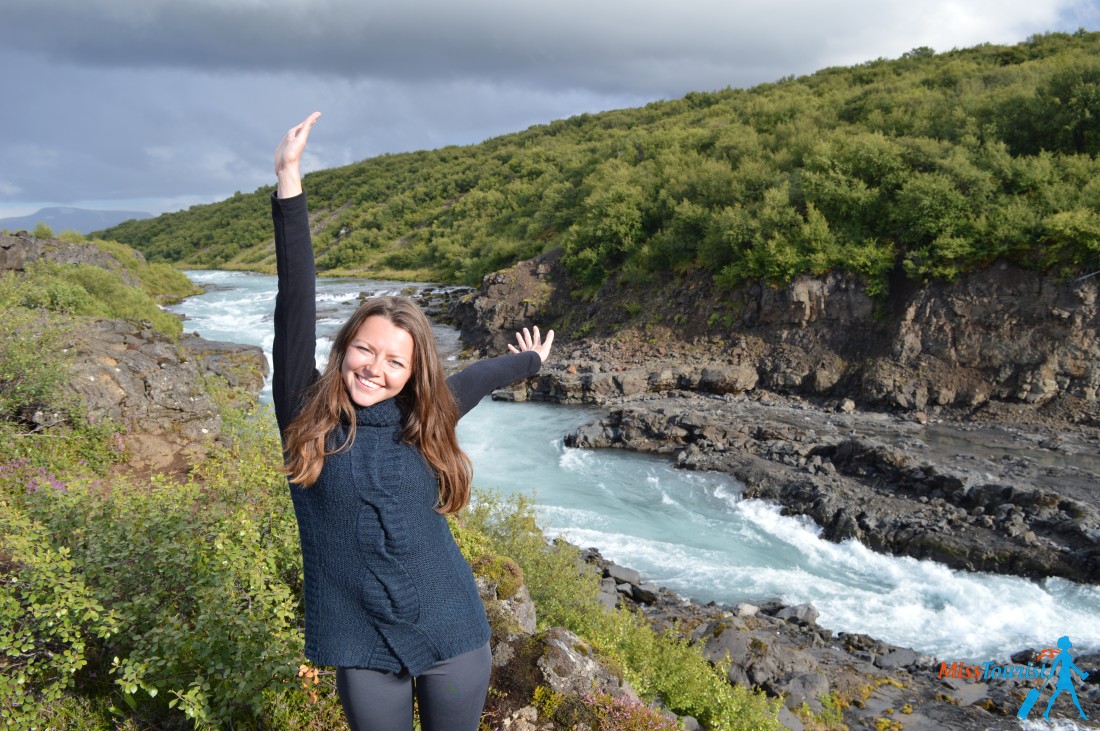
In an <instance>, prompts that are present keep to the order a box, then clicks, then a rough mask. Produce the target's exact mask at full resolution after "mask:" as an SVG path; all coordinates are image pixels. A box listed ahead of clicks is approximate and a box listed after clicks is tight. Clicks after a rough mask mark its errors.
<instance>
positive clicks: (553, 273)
mask: <svg viewBox="0 0 1100 731" xmlns="http://www.w3.org/2000/svg"><path fill="white" fill-rule="evenodd" d="M669 279H670V280H674V279H675V281H669V282H663V283H662V282H654V283H651V284H648V285H645V286H640V285H625V286H620V287H613V288H605V291H602V292H600V293H599V294H598V295H596V297H594V298H593V299H592V300H590V301H586V302H581V301H578V300H577V299H575V298H574V297H573V296H571V294H570V292H569V290H568V286H567V285H566V284H565V283H564V282H565V278H564V276H563V273H562V272H561V267H560V264H559V262H558V260H557V258H556V257H555V256H553V255H549V256H545V257H540V258H539V259H535V260H531V261H527V262H521V263H520V264H517V265H516V266H515V267H512V268H511V269H509V270H504V271H502V272H497V273H495V274H492V275H489V276H487V277H486V278H485V280H484V281H483V282H482V285H481V288H480V289H479V290H478V292H477V293H475V294H474V295H471V296H470V297H468V298H467V299H466V301H464V302H462V303H460V304H459V305H458V306H456V308H455V319H456V322H458V323H459V326H460V328H461V330H462V333H463V336H464V338H465V339H466V342H467V343H468V344H470V345H473V346H475V347H479V348H482V349H484V350H494V351H499V350H500V349H501V348H502V347H503V342H504V340H506V339H507V337H508V336H509V335H510V332H509V331H510V330H514V329H515V328H517V327H522V326H524V325H528V324H535V323H538V324H540V325H542V326H543V327H546V326H547V325H548V324H549V323H551V322H553V323H555V324H556V325H557V326H558V327H559V333H558V334H559V336H565V340H566V341H569V342H570V343H571V347H572V349H573V350H572V352H570V351H568V350H567V351H566V352H570V356H572V357H567V358H566V360H571V361H572V362H573V363H575V364H577V370H578V375H577V378H579V379H581V380H584V378H585V376H586V375H588V374H590V373H591V372H592V371H593V369H592V368H591V367H590V366H587V365H586V364H585V361H586V360H587V359H589V358H591V359H592V360H595V361H597V362H602V370H604V371H605V372H606V370H607V366H608V364H610V365H611V366H612V370H615V371H617V372H619V373H620V375H619V376H618V378H617V380H618V381H620V382H621V381H630V382H632V383H630V384H626V385H625V387H624V384H622V383H620V384H619V385H618V386H616V385H615V384H612V383H611V381H612V380H615V379H613V378H604V379H601V378H600V377H599V376H598V375H595V376H593V377H589V378H588V379H587V380H588V381H589V382H590V383H591V382H599V381H601V380H607V381H608V386H607V388H602V387H600V386H599V385H596V386H592V387H590V388H587V389H585V388H581V389H580V390H579V391H577V390H576V389H573V390H574V391H576V394H574V395H575V396H576V400H588V401H601V400H603V398H605V397H612V396H621V395H631V394H630V393H628V391H630V390H634V391H639V390H640V391H645V390H651V391H654V390H667V388H669V387H675V388H689V389H698V390H704V391H715V390H717V392H729V391H737V390H749V389H751V388H753V387H756V386H760V387H763V388H768V389H770V390H776V391H786V392H799V393H807V394H816V395H820V396H828V397H838V398H852V399H855V400H857V401H861V402H863V403H865V404H868V405H873V406H877V407H887V408H899V409H904V410H915V411H919V410H924V409H928V408H934V407H937V406H940V407H955V408H960V409H966V410H972V409H975V408H979V407H985V408H993V409H996V408H1001V407H1005V406H1007V407H1009V408H1016V407H1025V408H1028V409H1031V410H1035V409H1042V410H1044V411H1045V412H1047V413H1051V414H1052V415H1056V416H1058V417H1059V418H1065V419H1069V420H1071V421H1090V420H1096V419H1097V418H1098V415H1100V414H1098V411H1097V395H1098V393H1100V340H1098V331H1100V314H1098V306H1097V289H1098V285H1100V281H1098V280H1100V278H1098V277H1092V278H1088V279H1078V280H1068V279H1059V278H1057V277H1055V276H1053V275H1047V274H1039V273H1036V272H1032V271H1026V270H1022V269H1019V268H1016V267H1012V266H1009V265H1007V264H1003V263H997V264H994V265H993V266H991V267H989V268H987V269H984V270H981V271H978V272H975V273H972V274H970V275H968V276H966V277H963V278H961V279H959V280H958V281H956V282H951V283H945V282H934V283H931V284H928V285H926V286H924V287H920V288H910V289H911V291H908V292H902V293H899V294H895V295H894V297H893V299H892V300H891V301H889V302H883V303H879V302H876V301H875V300H873V299H871V298H870V297H868V296H867V295H866V294H865V293H864V291H863V287H862V284H861V283H860V282H859V281H858V280H857V279H856V278H855V277H853V276H850V275H845V274H835V273H834V274H829V275H827V276H824V277H800V278H798V279H796V280H795V281H793V282H792V283H791V284H789V285H787V286H785V287H782V288H774V287H770V286H767V285H764V284H750V285H746V286H743V287H741V288H739V289H738V290H736V291H734V292H732V293H721V294H720V293H719V292H717V291H716V289H715V288H714V286H713V285H712V284H710V282H709V281H706V279H705V278H703V277H695V278H694V279H691V278H687V279H685V278H674V277H673V276H672V275H671V274H670V277H669ZM895 289H900V288H895ZM498 341H499V342H498ZM563 345H566V347H570V345H568V344H566V343H563ZM708 367H709V368H711V370H712V376H713V374H714V373H719V374H720V373H724V372H725V371H729V370H730V369H733V371H735V373H733V377H734V378H733V381H731V382H730V387H729V388H724V387H721V382H722V381H723V380H724V377H723V378H717V376H713V377H712V378H710V379H709V382H708V378H707V377H705V376H704V371H705V370H706V369H707V368H708ZM600 370H601V366H597V367H596V368H595V372H596V373H597V374H598V373H599V371H600ZM634 371H637V373H636V374H634V376H631V375H630V374H631V373H633V372H634ZM662 371H668V372H669V373H668V374H666V375H665V376H662V375H661V373H662ZM624 374H625V375H624ZM670 379H671V380H670ZM716 379H717V381H716ZM562 380H564V381H565V382H568V381H569V378H566V377H564V376H563V377H562ZM725 380H728V379H725ZM716 384H717V385H716ZM570 390H571V389H570V387H569V386H568V383H567V384H566V387H565V388H564V391H562V389H559V391H562V392H563V393H565V392H570ZM546 395H547V396H548V397H552V394H551V393H550V392H549V391H548V392H547V394H546ZM574 395H570V393H565V396H566V398H564V399H563V400H574Z"/></svg>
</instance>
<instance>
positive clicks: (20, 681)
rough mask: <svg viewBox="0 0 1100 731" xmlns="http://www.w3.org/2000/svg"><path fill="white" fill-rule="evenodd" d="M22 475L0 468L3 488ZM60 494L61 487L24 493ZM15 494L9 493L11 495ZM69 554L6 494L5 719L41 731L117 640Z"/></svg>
mask: <svg viewBox="0 0 1100 731" xmlns="http://www.w3.org/2000/svg"><path fill="white" fill-rule="evenodd" d="M15 472H18V470H17V469H16V468H15V467H13V466H12V465H11V464H7V465H0V484H2V483H4V482H10V481H11V480H12V478H13V476H14V475H13V474H12V473H15ZM31 485H35V487H34V489H36V490H42V491H49V492H52V491H56V490H58V489H62V488H63V486H62V485H61V483H59V482H57V481H52V484H51V482H47V483H46V484H44V485H37V484H36V483H33V482H32V483H30V484H28V485H27V487H24V488H23V489H31ZM10 489H11V486H10V485H9V486H8V490H10ZM70 554H71V551H70V549H69V548H68V547H66V546H54V545H52V542H51V541H50V540H49V538H48V536H47V535H46V531H45V527H44V526H43V525H42V524H41V523H38V522H37V521H35V520H34V519H32V518H30V517H29V516H27V515H25V514H24V513H23V512H22V511H21V510H20V508H19V507H18V505H16V504H14V501H12V500H10V499H8V498H7V497H6V495H5V494H4V493H0V648H2V649H0V718H2V719H3V723H4V725H5V726H7V727H15V728H28V729H33V728H41V726H40V724H41V722H42V720H43V719H44V718H46V717H48V716H50V715H51V714H52V713H53V712H54V710H55V709H56V708H57V707H58V706H59V705H60V703H61V702H62V700H63V694H64V693H65V692H66V691H68V690H70V689H71V688H72V687H73V686H74V682H75V675H76V673H77V672H78V671H79V670H81V669H82V668H83V667H84V666H85V665H87V664H88V657H89V654H90V653H92V652H94V650H93V647H94V646H95V645H96V644H101V643H102V642H106V641H107V640H109V639H110V637H111V636H112V635H113V634H114V633H116V632H118V629H119V622H118V618H117V617H116V616H115V614H114V613H113V612H111V611H107V610H105V608H104V606H103V605H102V604H101V603H100V602H99V601H98V599H97V598H96V596H95V592H94V591H93V590H92V588H91V587H89V586H88V583H87V581H86V579H85V577H84V576H83V574H82V573H81V571H80V566H79V562H78V561H75V560H74V559H73V558H72V557H71V555H70Z"/></svg>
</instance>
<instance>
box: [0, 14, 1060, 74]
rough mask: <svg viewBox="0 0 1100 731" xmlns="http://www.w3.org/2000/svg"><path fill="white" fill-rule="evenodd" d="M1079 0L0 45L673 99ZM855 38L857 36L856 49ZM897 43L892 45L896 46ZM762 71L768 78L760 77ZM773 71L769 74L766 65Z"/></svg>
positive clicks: (98, 33) (282, 27)
mask: <svg viewBox="0 0 1100 731" xmlns="http://www.w3.org/2000/svg"><path fill="white" fill-rule="evenodd" d="M1074 6H1075V2H1074V0H1061V1H1060V2H1058V1H1055V2H1045V3H1035V2H1033V0H1027V1H1024V0H969V1H968V2H959V1H956V0H913V1H911V2H907V3H884V2H881V1H879V0H846V1H840V2H830V3H822V2H810V1H808V0H768V1H767V2H764V1H763V0H757V1H753V2H730V0H691V1H686V2H679V3H672V2H668V1H667V0H664V1H662V2H653V1H652V0H650V1H648V2H647V1H645V0H629V1H628V0H600V1H599V2H592V1H591V0H555V2H541V3H522V2H500V0H466V2H461V3H456V2H451V1H448V2H441V1H439V0H407V1H406V2H401V3H394V2H391V3H385V4H382V3H378V2H363V1H362V0H327V1H324V0H322V1H319V2H302V1H301V0H294V1H288V0H271V2H266V3H258V2H255V1H254V0H216V1H215V0H201V1H199V0H192V1H191V2H188V1H186V0H98V1H97V0H5V2H4V6H3V9H2V10H0V41H2V42H3V43H4V44H5V45H6V46H7V47H8V48H18V49H22V50H24V51H28V52H34V53H42V54H45V55H49V56H58V55H60V56H63V57H65V58H68V59H70V60H72V61H74V62H77V63H81V64H92V65H101V66H110V67H139V68H145V67H147V66H149V65H154V66H160V67H177V68H188V69H201V70H207V71H252V72H259V73H270V72H272V71H291V72H296V73H310V74H316V75H322V76H330V77H338V78H347V79H374V80H394V81H400V82H404V83H408V82H415V81H422V80H455V79H471V78H473V79H482V80H487V81H491V82H494V83H527V84H535V85H537V86H539V87H544V88H555V89H562V88H567V89H573V88H582V89H591V90H596V91H600V92H622V91H624V90H625V91H630V92H633V93H647V94H669V93H683V92H684V91H687V90H690V89H699V88H716V87H724V86H727V85H731V84H732V85H742V84H745V83H752V82H755V81H761V80H762V79H760V78H756V77H750V76H749V75H748V74H746V73H745V72H744V71H743V70H744V69H745V68H752V69H753V70H754V71H756V72H757V73H760V72H761V71H762V70H764V69H769V70H771V72H772V73H774V74H776V75H784V74H785V73H790V72H791V71H792V70H796V71H802V70H809V69H810V68H812V67H814V65H816V64H819V63H820V62H821V61H823V60H825V59H824V56H825V55H826V54H827V52H830V53H835V52H837V51H845V50H846V51H848V55H853V56H855V57H856V58H858V59H859V60H864V59H867V58H874V57H875V56H877V55H880V54H883V53H889V52H893V54H894V55H896V54H897V53H900V52H902V51H905V50H908V49H909V48H912V47H914V46H917V45H933V46H935V45H937V44H936V41H939V45H940V46H943V45H946V46H947V47H950V46H953V45H959V44H970V43H976V42H981V41H989V40H994V41H995V40H1004V39H1012V38H1019V37H1021V32H1022V31H1024V32H1026V31H1033V30H1034V29H1036V28H1039V29H1043V28H1049V27H1051V26H1053V25H1054V24H1055V23H1056V22H1057V20H1058V18H1059V15H1058V13H1059V11H1065V10H1066V9H1069V8H1071V7H1074ZM853 41H854V42H853ZM899 42H900V45H899ZM761 67H763V69H762V68H761ZM765 73H767V71H765Z"/></svg>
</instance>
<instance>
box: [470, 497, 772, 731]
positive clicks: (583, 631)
mask: <svg viewBox="0 0 1100 731" xmlns="http://www.w3.org/2000/svg"><path fill="white" fill-rule="evenodd" d="M459 522H460V524H461V526H462V527H461V532H462V533H464V534H465V540H464V541H463V543H464V545H463V547H464V549H466V548H469V547H471V546H472V545H475V544H474V543H473V542H472V541H470V539H469V537H468V536H469V534H470V533H480V534H482V535H483V536H485V537H486V538H487V539H488V540H487V542H486V541H485V539H482V540H481V541H480V542H478V543H477V544H476V545H477V547H478V548H479V550H480V551H491V552H493V553H497V554H502V555H506V556H510V557H512V559H514V560H515V561H516V563H518V564H519V565H520V567H521V568H522V570H523V574H524V576H525V577H526V581H527V588H528V590H529V591H530V592H531V598H532V599H533V600H534V602H535V605H536V607H537V610H538V622H539V625H540V627H553V626H562V627H565V628H567V629H569V630H572V631H573V632H576V633H577V634H578V635H580V636H581V637H582V638H583V639H584V640H585V641H587V642H588V643H589V644H591V645H592V646H593V647H594V648H595V649H596V651H597V652H599V653H600V654H601V655H603V656H604V657H605V658H607V659H608V660H609V661H610V663H611V664H612V666H618V667H621V668H622V669H623V672H624V673H625V675H626V678H627V680H629V681H630V683H631V684H632V685H633V686H634V688H635V689H636V690H637V691H638V692H639V693H640V694H641V695H642V696H643V697H644V698H648V699H657V698H660V699H661V700H662V702H663V703H664V704H665V705H666V706H667V707H668V708H669V709H671V710H673V711H675V712H676V713H678V714H681V715H691V716H694V717H695V718H697V719H699V720H700V721H701V722H702V723H703V724H704V725H705V726H706V727H707V728H713V729H720V730H725V729H778V728H781V726H780V725H779V723H778V721H776V718H775V710H774V708H772V707H771V704H770V703H769V702H768V701H767V700H766V699H765V698H764V696H763V695H762V694H755V693H752V692H751V691H748V690H746V689H745V688H738V687H734V686H732V685H730V684H729V682H728V681H727V680H726V676H725V668H722V667H713V666H711V665H710V663H708V662H707V661H706V660H704V659H703V657H702V655H701V654H700V650H699V648H698V647H695V646H693V645H690V644H688V643H687V642H685V641H683V640H680V639H677V638H675V637H672V636H668V635H661V634H657V633H656V632H654V631H653V629H652V628H651V627H650V626H649V625H648V624H646V622H645V621H644V620H643V619H641V618H640V617H639V616H637V615H635V614H632V613H631V612H629V611H626V610H622V609H618V610H615V611H606V610H605V609H604V608H603V606H602V605H601V604H600V603H599V602H598V601H597V598H596V597H597V595H598V593H599V577H598V576H597V575H596V573H595V572H594V570H593V568H592V567H591V566H588V565H587V564H585V563H584V562H583V561H582V560H581V559H580V555H579V552H578V550H577V549H576V548H575V547H574V546H571V545H570V544H568V543H565V542H563V541H554V542H551V543H548V542H547V541H546V538H545V536H544V535H543V533H542V531H541V530H540V529H539V527H538V524H537V522H536V521H535V517H534V512H533V508H532V506H531V505H530V503H529V502H528V501H527V500H526V499H524V498H522V497H521V498H515V499H513V500H511V501H510V502H506V501H504V500H502V499H501V498H499V497H497V496H493V495H485V494H483V493H478V494H477V496H476V500H475V503H474V504H473V505H472V507H471V508H470V509H469V510H468V512H467V514H466V515H465V516H463V518H462V519H461V520H460V521H459ZM467 558H469V559H470V560H471V561H476V560H477V559H478V558H479V556H478V555H473V556H471V555H470V554H467ZM639 714H640V715H639V716H638V719H639V721H638V722H639V723H641V720H640V719H643V718H645V716H644V714H642V712H641V711H639ZM608 728H649V727H648V726H645V725H639V726H629V725H628V726H618V727H616V726H608ZM656 728H660V727H659V726H658V727H656Z"/></svg>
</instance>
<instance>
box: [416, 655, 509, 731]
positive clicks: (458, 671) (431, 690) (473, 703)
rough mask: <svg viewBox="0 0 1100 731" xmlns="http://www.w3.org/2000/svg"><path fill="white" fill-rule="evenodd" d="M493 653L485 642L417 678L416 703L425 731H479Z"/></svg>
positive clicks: (431, 668)
mask: <svg viewBox="0 0 1100 731" xmlns="http://www.w3.org/2000/svg"><path fill="white" fill-rule="evenodd" d="M492 662H493V656H492V653H490V652H489V645H488V644H487V643H486V644H484V645H482V646H481V647H479V648H477V649H476V650H471V651H469V652H464V653H462V654H461V655H458V656H456V657H452V658H450V659H448V660H442V661H440V662H437V663H436V664H435V665H432V666H431V667H430V668H428V669H427V670H425V671H424V672H423V673H422V674H421V675H418V676H417V677H416V702H417V707H418V708H419V710H420V726H421V728H422V729H423V730H424V731H477V727H478V723H480V721H481V711H482V709H484V708H485V694H486V692H488V690H489V670H490V669H491V667H492Z"/></svg>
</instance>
